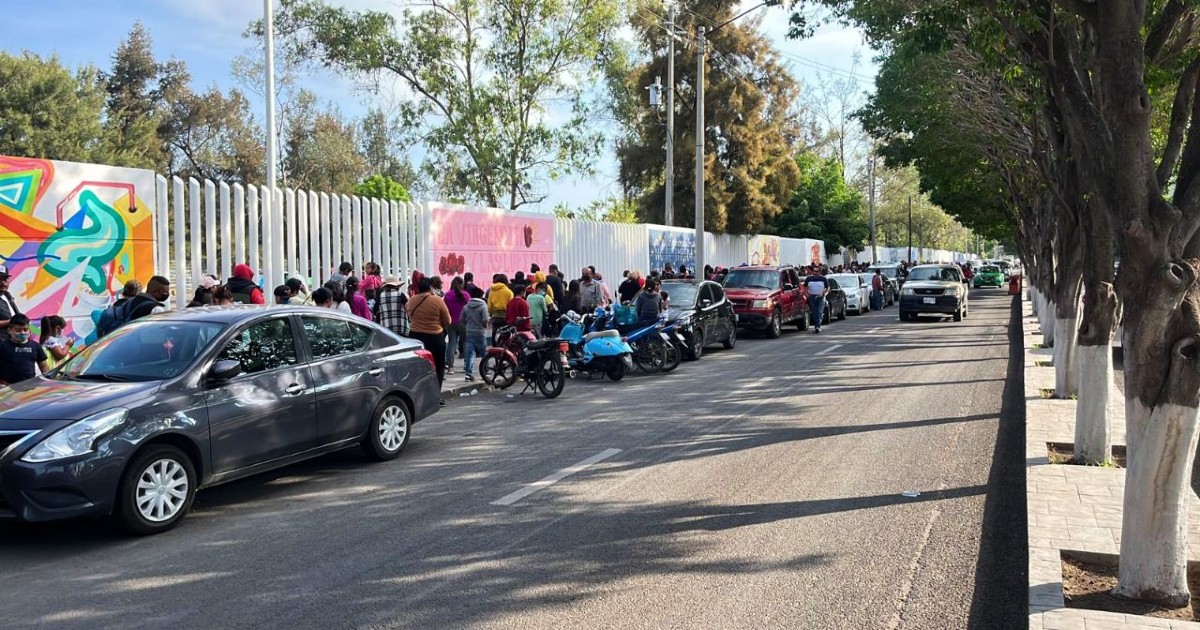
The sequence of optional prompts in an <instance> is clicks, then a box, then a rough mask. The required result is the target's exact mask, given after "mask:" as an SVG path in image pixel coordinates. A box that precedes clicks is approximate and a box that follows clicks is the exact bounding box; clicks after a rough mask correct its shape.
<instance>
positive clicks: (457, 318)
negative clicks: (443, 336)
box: [443, 276, 471, 374]
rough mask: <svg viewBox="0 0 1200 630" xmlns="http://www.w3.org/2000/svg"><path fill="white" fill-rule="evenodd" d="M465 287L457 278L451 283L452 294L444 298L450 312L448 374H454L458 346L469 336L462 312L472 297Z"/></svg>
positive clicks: (447, 351) (458, 277) (460, 279)
mask: <svg viewBox="0 0 1200 630" xmlns="http://www.w3.org/2000/svg"><path fill="white" fill-rule="evenodd" d="M463 285H464V283H463V279H462V278H461V277H460V276H455V277H454V279H453V280H451V281H450V292H449V293H447V294H446V297H445V298H443V299H444V300H445V301H446V308H447V309H448V310H449V311H450V330H449V333H450V334H449V335H447V338H448V339H447V343H446V373H447V374H453V373H454V355H456V354H458V346H459V344H460V343H462V342H464V341H465V338H466V336H467V329H466V326H465V325H464V324H463V321H462V312H463V309H464V308H466V306H467V302H470V301H471V296H470V295H469V294H467V291H466V289H464V288H463Z"/></svg>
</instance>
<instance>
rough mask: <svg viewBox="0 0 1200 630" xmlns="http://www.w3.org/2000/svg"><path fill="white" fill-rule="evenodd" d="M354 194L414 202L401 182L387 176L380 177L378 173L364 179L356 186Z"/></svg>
mask: <svg viewBox="0 0 1200 630" xmlns="http://www.w3.org/2000/svg"><path fill="white" fill-rule="evenodd" d="M354 194H356V195H358V196H360V197H371V198H373V199H387V200H390V201H412V199H411V198H410V197H409V196H408V190H406V189H405V188H404V186H403V185H402V184H401V183H400V182H398V181H396V180H394V179H392V178H391V177H388V176H387V175H380V174H378V173H376V174H375V175H372V176H370V177H368V178H366V179H364V180H363V181H362V182H361V183H360V184H358V185H357V186H355V187H354Z"/></svg>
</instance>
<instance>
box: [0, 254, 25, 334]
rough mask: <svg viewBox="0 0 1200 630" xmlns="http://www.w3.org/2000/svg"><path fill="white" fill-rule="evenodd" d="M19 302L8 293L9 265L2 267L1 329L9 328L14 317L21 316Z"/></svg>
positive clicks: (0, 285)
mask: <svg viewBox="0 0 1200 630" xmlns="http://www.w3.org/2000/svg"><path fill="white" fill-rule="evenodd" d="M20 314H21V309H20V308H18V307H17V301H16V300H14V299H13V296H12V294H11V293H9V292H8V265H0V329H4V328H8V322H9V320H11V319H12V318H13V316H14V315H20Z"/></svg>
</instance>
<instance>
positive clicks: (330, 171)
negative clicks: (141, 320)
mask: <svg viewBox="0 0 1200 630" xmlns="http://www.w3.org/2000/svg"><path fill="white" fill-rule="evenodd" d="M358 144H359V143H358V135H357V133H356V130H355V126H354V124H352V123H350V122H347V121H346V120H344V119H343V118H342V115H341V113H340V112H338V111H337V110H336V109H333V108H328V109H325V110H324V111H320V110H318V109H317V99H316V96H315V95H314V94H312V93H311V92H308V91H307V90H301V92H300V95H299V97H298V101H297V104H296V107H295V110H294V112H293V114H292V118H291V120H289V121H288V135H287V138H286V140H285V141H284V143H283V169H282V172H283V176H284V184H285V185H287V186H294V187H297V188H304V189H306V190H319V191H324V192H329V193H336V194H349V193H350V192H351V191H352V190H354V187H355V186H356V185H357V184H358V183H359V182H360V181H362V179H363V177H364V176H366V174H367V172H368V171H369V170H370V168H369V166H368V165H367V160H366V158H364V157H363V155H362V154H361V153H359V150H358Z"/></svg>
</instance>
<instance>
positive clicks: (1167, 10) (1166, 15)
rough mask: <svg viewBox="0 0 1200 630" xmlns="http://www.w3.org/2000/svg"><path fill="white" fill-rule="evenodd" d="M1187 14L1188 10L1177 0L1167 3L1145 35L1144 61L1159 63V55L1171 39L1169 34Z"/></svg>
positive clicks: (1170, 0)
mask: <svg viewBox="0 0 1200 630" xmlns="http://www.w3.org/2000/svg"><path fill="white" fill-rule="evenodd" d="M1188 12H1189V10H1188V8H1187V7H1186V6H1184V4H1183V3H1182V2H1180V1H1179V0H1169V1H1168V2H1167V4H1166V6H1164V7H1163V9H1162V11H1160V12H1159V14H1158V19H1157V20H1155V21H1154V26H1152V27H1150V32H1149V33H1148V34H1147V35H1146V46H1145V51H1146V52H1145V54H1146V59H1148V60H1149V61H1151V62H1158V61H1160V59H1159V55H1160V54H1161V53H1162V52H1163V50H1164V48H1165V47H1166V44H1167V42H1168V41H1169V40H1170V39H1171V33H1173V32H1174V31H1175V27H1176V25H1178V24H1179V22H1180V20H1181V19H1183V16H1184V15H1187V14H1188Z"/></svg>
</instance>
